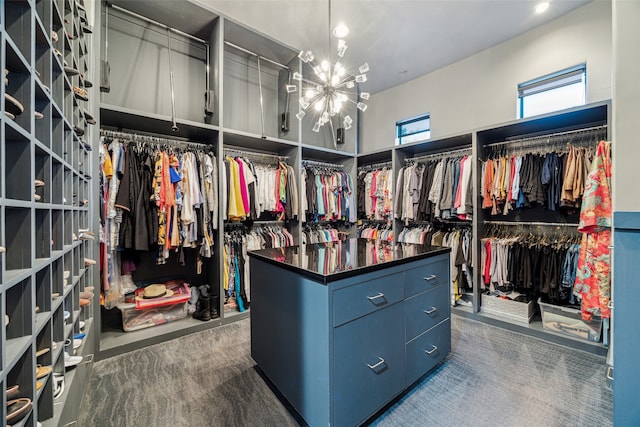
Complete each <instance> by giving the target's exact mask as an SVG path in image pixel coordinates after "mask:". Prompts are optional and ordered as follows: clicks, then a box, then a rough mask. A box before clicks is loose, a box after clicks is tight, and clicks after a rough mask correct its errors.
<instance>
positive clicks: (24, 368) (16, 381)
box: [5, 346, 35, 426]
mask: <svg viewBox="0 0 640 427" xmlns="http://www.w3.org/2000/svg"><path fill="white" fill-rule="evenodd" d="M34 384H35V369H34V357H33V354H32V352H31V347H30V346H27V347H26V348H25V349H24V351H23V352H21V353H20V355H19V359H18V360H17V361H16V363H15V364H14V365H13V366H11V367H10V368H9V371H8V372H7V377H6V380H5V385H6V386H7V387H11V386H14V385H17V386H18V397H28V398H30V399H31V402H32V404H33V399H32V397H33V396H34V392H35V390H34ZM32 412H33V409H30V411H29V415H27V416H25V417H24V418H22V420H21V421H18V423H17V424H16V425H22V426H30V425H32V424H29V423H27V422H24V421H25V420H28V419H29V418H30V417H31V413H32Z"/></svg>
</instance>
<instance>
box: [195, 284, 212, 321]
mask: <svg viewBox="0 0 640 427" xmlns="http://www.w3.org/2000/svg"><path fill="white" fill-rule="evenodd" d="M194 290H195V292H194ZM209 290H210V288H209V285H200V286H199V287H196V286H194V287H193V288H192V292H193V293H196V294H199V296H198V298H197V301H198V302H197V303H196V308H195V312H194V313H193V318H194V319H197V320H202V321H205V322H206V321H209V320H211V319H215V318H217V317H218V316H219V315H218V301H219V299H218V296H216V295H209ZM189 301H191V299H190V300H189Z"/></svg>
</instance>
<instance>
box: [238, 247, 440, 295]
mask: <svg viewBox="0 0 640 427" xmlns="http://www.w3.org/2000/svg"><path fill="white" fill-rule="evenodd" d="M450 251H451V249H450V248H445V247H439V246H426V245H418V244H412V243H397V244H396V247H395V249H394V247H393V244H392V243H391V242H386V241H383V240H371V239H355V238H354V239H347V240H345V241H342V242H331V243H313V244H309V245H303V246H290V247H286V248H277V249H261V250H258V251H251V252H249V255H250V256H252V257H255V258H259V259H261V260H263V261H266V262H269V263H271V264H275V265H279V266H281V267H283V268H285V269H287V270H290V271H294V272H296V273H299V274H302V275H304V276H307V277H309V278H311V279H313V280H317V281H319V282H322V283H325V284H326V283H328V282H333V281H336V280H341V279H345V278H347V277H352V276H356V275H360V274H365V273H369V272H372V271H376V270H381V269H383V268H389V267H392V266H394V265H400V264H404V263H407V262H411V261H417V260H419V259H422V258H428V257H431V256H435V255H439V254H444V253H447V252H450Z"/></svg>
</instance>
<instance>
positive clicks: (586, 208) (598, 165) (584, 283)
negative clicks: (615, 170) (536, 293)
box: [574, 141, 612, 320]
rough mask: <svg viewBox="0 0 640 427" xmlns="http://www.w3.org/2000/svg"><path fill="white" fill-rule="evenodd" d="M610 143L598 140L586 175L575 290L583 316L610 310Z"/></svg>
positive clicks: (607, 313) (607, 312) (605, 316)
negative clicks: (581, 234) (579, 298)
mask: <svg viewBox="0 0 640 427" xmlns="http://www.w3.org/2000/svg"><path fill="white" fill-rule="evenodd" d="M611 173H612V170H611V143H610V142H605V141H601V142H600V143H599V144H598V147H597V150H596V155H595V157H594V159H593V163H592V165H591V171H590V172H589V175H588V176H587V181H586V184H585V192H584V195H583V199H582V208H581V212H580V224H579V226H578V231H580V232H582V233H583V236H582V243H581V246H580V255H579V258H578V270H577V274H576V282H575V285H574V289H575V290H574V292H576V293H577V294H578V295H579V296H580V297H581V298H582V318H583V319H584V320H590V319H591V316H592V315H593V314H600V315H601V316H602V317H603V318H609V317H610V316H611V312H610V309H609V301H610V298H611V250H610V249H609V245H610V244H611V222H612V221H611V217H612V207H611Z"/></svg>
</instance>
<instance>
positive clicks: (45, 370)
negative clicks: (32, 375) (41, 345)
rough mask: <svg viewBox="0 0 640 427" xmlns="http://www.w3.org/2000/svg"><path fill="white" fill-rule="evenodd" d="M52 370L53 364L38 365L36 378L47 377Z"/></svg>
mask: <svg viewBox="0 0 640 427" xmlns="http://www.w3.org/2000/svg"><path fill="white" fill-rule="evenodd" d="M51 371H52V369H51V366H42V365H38V366H37V369H36V379H37V380H39V379H40V378H43V377H46V376H47V375H49V374H50V373H51Z"/></svg>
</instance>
